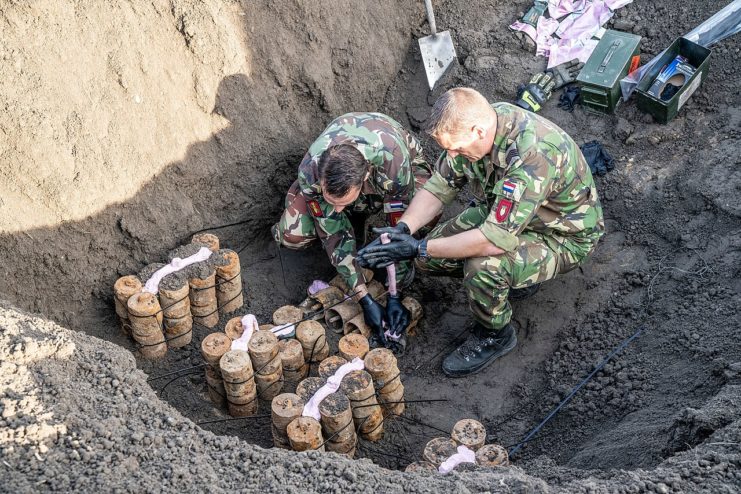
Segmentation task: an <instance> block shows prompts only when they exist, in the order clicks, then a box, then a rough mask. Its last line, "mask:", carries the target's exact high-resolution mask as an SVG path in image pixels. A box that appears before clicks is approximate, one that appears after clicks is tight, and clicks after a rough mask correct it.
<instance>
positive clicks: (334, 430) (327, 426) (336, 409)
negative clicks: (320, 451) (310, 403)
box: [319, 391, 358, 458]
mask: <svg viewBox="0 0 741 494" xmlns="http://www.w3.org/2000/svg"><path fill="white" fill-rule="evenodd" d="M319 413H320V414H321V416H322V420H321V425H322V430H323V432H324V437H326V438H327V439H326V441H325V443H324V446H325V447H326V449H327V451H334V452H335V453H339V454H342V455H345V456H347V457H348V458H352V457H353V456H355V446H356V445H357V443H358V436H357V434H356V433H355V424H354V420H353V413H352V409H351V407H350V400H349V399H348V398H347V396H346V395H345V394H344V393H341V392H339V391H338V392H336V393H332V394H331V395H329V396H327V397H326V398H324V399H323V400H322V402H321V403H320V404H319Z"/></svg>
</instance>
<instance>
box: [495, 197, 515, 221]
mask: <svg viewBox="0 0 741 494" xmlns="http://www.w3.org/2000/svg"><path fill="white" fill-rule="evenodd" d="M510 211H512V201H511V200H510V199H506V198H504V197H503V198H501V199H499V202H498V203H497V205H496V209H495V210H494V217H495V218H496V220H497V223H503V222H504V221H505V220H506V219H507V218H508V217H509V212H510Z"/></svg>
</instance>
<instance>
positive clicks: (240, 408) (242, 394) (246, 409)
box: [219, 350, 258, 417]
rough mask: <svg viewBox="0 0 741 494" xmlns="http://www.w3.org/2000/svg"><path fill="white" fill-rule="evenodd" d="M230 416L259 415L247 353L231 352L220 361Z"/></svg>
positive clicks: (250, 363)
mask: <svg viewBox="0 0 741 494" xmlns="http://www.w3.org/2000/svg"><path fill="white" fill-rule="evenodd" d="M219 366H220V368H221V377H222V379H223V380H224V390H225V391H226V400H227V402H228V409H229V415H231V416H233V417H247V416H250V415H254V414H255V413H257V405H258V403H257V389H256V386H255V379H254V373H253V371H252V362H251V361H250V356H249V354H248V353H247V352H245V351H243V350H230V351H228V352H226V353H225V354H224V355H223V356H222V357H221V360H220V361H219Z"/></svg>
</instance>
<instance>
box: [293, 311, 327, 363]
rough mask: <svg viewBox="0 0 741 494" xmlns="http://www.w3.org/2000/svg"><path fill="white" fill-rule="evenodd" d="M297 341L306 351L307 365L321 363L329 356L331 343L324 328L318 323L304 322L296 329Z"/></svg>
mask: <svg viewBox="0 0 741 494" xmlns="http://www.w3.org/2000/svg"><path fill="white" fill-rule="evenodd" d="M296 339H297V340H298V341H300V342H301V346H302V347H303V349H304V359H305V360H306V362H307V363H309V364H313V363H315V362H321V361H322V360H324V359H325V358H327V357H328V356H329V343H328V342H327V335H326V334H325V331H324V326H322V325H321V324H320V323H318V322H316V321H304V322H302V323H301V324H299V325H298V327H297V328H296Z"/></svg>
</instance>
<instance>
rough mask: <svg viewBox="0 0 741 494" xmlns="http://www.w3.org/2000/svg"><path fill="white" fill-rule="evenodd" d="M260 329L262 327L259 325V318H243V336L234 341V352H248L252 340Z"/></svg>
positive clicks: (250, 315) (249, 316)
mask: <svg viewBox="0 0 741 494" xmlns="http://www.w3.org/2000/svg"><path fill="white" fill-rule="evenodd" d="M259 329H260V325H259V324H257V318H256V317H255V316H253V315H252V314H247V315H246V316H244V317H243V318H242V330H243V331H242V336H240V337H239V338H237V339H236V340H234V341H232V346H231V349H232V350H243V351H245V352H246V351H247V347H248V345H249V343H250V338H252V335H253V333H254V332H255V331H258V330H259Z"/></svg>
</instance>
